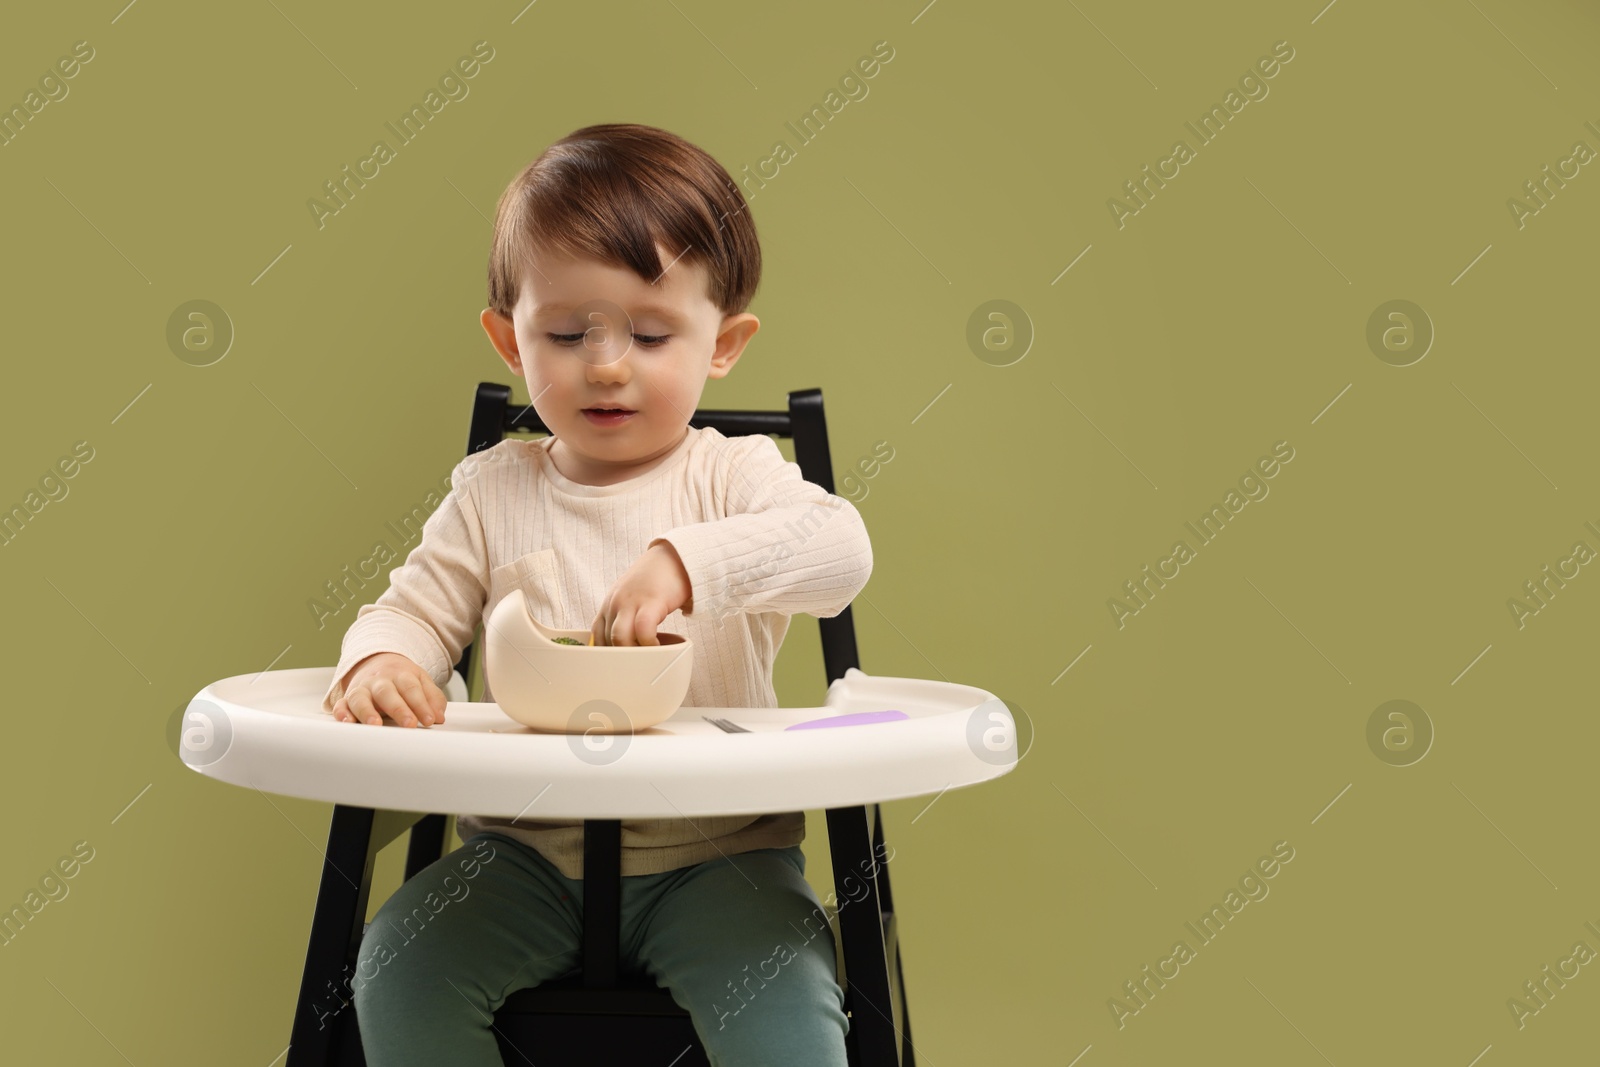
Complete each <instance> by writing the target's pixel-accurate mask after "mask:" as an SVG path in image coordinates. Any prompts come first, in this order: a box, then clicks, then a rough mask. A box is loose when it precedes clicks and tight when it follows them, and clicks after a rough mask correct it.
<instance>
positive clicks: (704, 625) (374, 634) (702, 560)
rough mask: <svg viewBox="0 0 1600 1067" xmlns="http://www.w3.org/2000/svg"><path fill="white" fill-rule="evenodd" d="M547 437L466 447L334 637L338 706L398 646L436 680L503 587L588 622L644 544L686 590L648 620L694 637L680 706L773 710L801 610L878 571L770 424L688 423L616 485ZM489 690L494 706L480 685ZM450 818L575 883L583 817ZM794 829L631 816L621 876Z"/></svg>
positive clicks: (773, 843) (858, 528)
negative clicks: (468, 451) (676, 570)
mask: <svg viewBox="0 0 1600 1067" xmlns="http://www.w3.org/2000/svg"><path fill="white" fill-rule="evenodd" d="M553 440H554V438H553V437H542V438H537V439H529V438H510V439H507V440H505V441H502V442H501V443H500V444H498V445H495V446H494V447H492V448H488V449H485V450H484V451H482V452H479V453H477V454H475V455H473V456H470V457H468V458H467V459H465V460H463V461H462V462H461V463H460V464H458V465H457V466H456V468H455V470H454V471H453V472H452V473H451V477H450V483H451V488H450V492H449V493H447V494H446V495H445V498H444V500H443V501H442V502H441V503H440V505H439V507H438V508H437V509H436V510H435V511H434V512H433V513H432V514H431V515H430V516H429V517H428V520H427V522H426V523H424V525H423V529H422V539H421V541H420V542H419V543H418V544H417V546H416V547H415V548H413V549H412V550H411V552H410V554H409V555H407V557H406V559H405V562H404V563H403V564H402V565H401V566H399V567H396V568H395V569H394V570H393V571H392V572H390V575H389V588H388V589H386V590H385V591H384V592H383V594H382V595H380V596H379V597H378V599H377V601H376V602H375V603H372V604H366V605H363V606H362V607H361V608H360V610H359V611H357V613H356V617H355V619H354V620H353V621H352V622H351V624H350V628H349V629H348V630H347V631H346V632H345V635H344V643H343V647H342V650H341V654H340V657H339V664H338V666H337V667H336V668H335V670H334V681H333V684H332V685H331V686H330V687H329V689H328V693H327V695H326V696H325V697H324V699H323V703H322V706H323V710H324V711H325V712H327V713H328V714H330V715H331V714H332V712H333V705H334V702H335V701H337V700H338V699H339V698H340V697H341V696H342V695H343V694H344V684H345V682H346V681H347V675H348V674H349V672H350V670H351V669H352V668H353V667H355V665H356V664H357V663H359V662H360V661H361V660H362V659H364V658H366V657H367V656H370V655H372V654H373V653H375V652H398V653H400V654H401V655H404V656H407V657H409V658H410V659H411V660H412V661H413V662H415V663H417V664H418V665H420V666H421V667H422V668H423V669H424V670H426V671H427V672H428V673H429V674H430V675H431V676H432V678H433V680H434V682H435V683H437V684H438V685H440V686H441V687H442V686H443V685H444V684H445V682H446V681H447V680H448V679H449V677H450V673H451V671H452V670H453V669H454V666H455V663H456V660H457V659H459V658H460V656H461V650H462V649H463V648H464V647H465V646H466V644H467V642H469V641H470V640H472V636H473V631H474V628H475V627H476V626H477V625H478V623H479V622H480V621H483V620H486V619H487V618H488V616H489V613H490V612H492V611H493V610H494V606H495V605H496V604H497V603H498V602H499V600H500V598H501V597H503V596H505V595H506V593H507V592H508V591H509V590H511V589H513V588H520V589H522V590H523V592H524V594H525V595H526V596H527V597H528V603H529V607H530V609H531V610H532V611H533V613H534V616H535V617H536V618H538V619H539V620H540V621H541V622H544V623H547V624H548V625H551V626H554V627H557V628H560V629H588V628H589V626H590V625H591V624H592V623H593V621H594V617H595V616H596V614H598V612H599V609H600V604H601V601H602V600H603V599H604V597H605V595H606V593H607V591H609V589H610V587H611V585H612V584H613V583H614V582H615V581H616V580H617V579H618V578H619V577H620V576H621V575H622V573H623V571H625V570H627V569H628V567H629V566H631V565H632V564H633V562H634V561H635V560H637V559H638V558H639V556H640V555H642V554H643V553H644V551H645V550H646V549H647V548H649V547H650V545H651V544H653V543H655V542H658V541H666V542H668V543H670V544H671V545H672V547H673V549H674V550H676V551H677V553H678V556H679V558H680V559H682V561H683V565H684V569H685V570H686V571H687V573H688V575H689V582H690V587H691V599H690V608H691V610H690V612H689V613H687V614H685V613H684V612H682V611H675V612H673V613H672V614H671V615H669V616H667V618H666V619H665V620H663V622H662V623H661V625H660V627H659V628H658V629H659V630H660V631H662V632H667V633H675V634H683V635H686V636H687V637H688V638H689V639H690V640H691V641H693V642H694V645H695V656H694V667H693V670H692V675H691V679H690V683H689V690H688V693H687V694H686V695H685V697H684V701H683V702H684V705H685V706H687V707H725V708H738V707H753V708H767V707H777V706H778V701H777V695H776V693H775V692H774V691H773V687H772V664H773V661H774V660H775V659H776V658H777V654H778V649H779V647H780V646H781V645H782V643H783V638H784V634H785V633H786V632H787V631H788V627H789V617H790V616H791V615H795V614H798V613H802V612H804V613H806V614H809V615H815V616H818V617H820V618H831V617H832V616H835V615H837V614H839V613H840V612H841V611H843V610H844V609H845V608H846V607H847V606H848V605H849V604H850V602H851V600H853V599H854V598H855V596H856V594H857V593H858V592H859V591H860V590H861V588H862V587H863V586H864V585H866V582H867V578H868V577H869V576H870V574H871V573H872V545H871V542H870V540H869V539H868V536H867V530H866V525H865V524H864V523H863V522H862V519H861V515H860V513H859V512H858V511H857V510H856V508H855V507H854V505H852V504H851V503H850V502H849V501H847V500H845V499H844V498H843V497H839V496H835V495H833V494H830V493H827V492H825V491H824V490H823V489H822V487H821V486H818V485H816V484H814V483H812V482H808V481H806V480H804V479H803V478H802V477H801V474H800V468H799V466H798V465H796V464H794V463H790V462H788V461H787V460H785V459H784V458H783V454H782V453H781V452H779V451H778V446H777V444H776V443H775V442H774V441H773V439H772V438H771V437H769V436H766V435H764V434H757V435H750V436H744V435H740V436H735V437H725V436H723V435H722V434H721V433H719V432H718V431H716V430H713V429H710V428H703V429H702V428H696V427H692V426H691V427H689V428H688V432H687V433H686V435H685V437H684V439H683V441H682V443H681V444H679V445H678V447H677V448H676V449H675V450H674V451H673V452H672V453H671V454H670V455H669V456H668V457H667V458H666V459H665V460H663V461H662V462H661V463H660V464H659V465H657V466H656V467H653V468H651V469H649V470H647V471H646V472H645V473H644V474H642V475H639V476H637V477H634V478H632V479H629V480H627V481H623V482H618V483H616V484H613V485H584V484H581V483H578V482H574V481H572V480H571V479H569V478H567V477H566V476H565V475H563V474H562V473H561V472H560V471H558V470H557V469H556V467H555V465H554V464H553V463H552V462H551V460H550V456H549V447H550V444H551V442H552V441H553ZM483 699H484V700H493V699H494V697H493V694H492V691H491V690H490V689H489V687H488V684H487V680H486V682H485V691H484V696H483ZM531 814H534V813H529V814H525V815H523V816H521V817H519V818H517V819H516V820H515V822H514V823H513V821H512V819H510V818H501V817H494V816H477V815H471V814H459V815H457V818H456V826H457V832H458V833H459V834H460V836H461V838H462V840H466V839H467V838H469V837H471V836H472V835H473V834H474V833H477V832H479V831H481V830H493V831H494V832H496V833H500V834H505V835H506V836H508V837H511V838H514V839H516V840H518V841H522V842H524V843H526V844H528V845H530V846H532V847H533V848H534V849H536V850H537V851H538V852H539V853H540V854H541V855H543V856H544V857H545V858H547V859H548V860H549V861H550V862H551V863H552V864H554V865H555V867H556V868H557V869H558V870H560V871H561V873H562V874H564V875H566V876H567V877H568V878H581V877H583V824H582V821H581V820H577V819H548V820H541V819H536V818H532V817H531ZM804 838H805V813H804V812H798V811H795V812H783V813H769V814H762V815H729V816H715V817H704V818H694V819H625V820H623V822H622V873H623V874H624V875H634V874H658V873H661V872H663V871H670V870H675V869H677V868H679V867H686V866H690V865H692V864H696V863H701V862H703V861H705V860H709V859H713V858H715V857H717V856H719V855H733V854H735V853H738V852H745V851H749V850H751V849H757V848H783V847H788V846H790V845H796V844H799V843H800V842H801V841H802V840H803V839H804Z"/></svg>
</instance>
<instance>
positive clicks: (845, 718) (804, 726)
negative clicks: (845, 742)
mask: <svg viewBox="0 0 1600 1067" xmlns="http://www.w3.org/2000/svg"><path fill="white" fill-rule="evenodd" d="M908 718H910V716H909V715H907V714H906V713H905V712H903V711H858V712H855V713H853V714H850V715H829V716H828V717H827V718H825V719H807V720H806V721H805V722H797V723H793V724H791V725H789V726H785V727H784V729H785V730H822V729H826V728H827V727H829V726H864V725H865V724H867V723H869V722H894V721H895V720H896V719H908Z"/></svg>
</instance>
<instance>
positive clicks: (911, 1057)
mask: <svg viewBox="0 0 1600 1067" xmlns="http://www.w3.org/2000/svg"><path fill="white" fill-rule="evenodd" d="M872 853H873V855H875V856H882V855H883V854H884V844H883V805H881V804H874V805H872ZM878 896H879V898H880V899H881V901H882V904H883V910H884V913H885V914H891V913H893V912H894V893H893V891H892V890H891V889H890V885H889V865H888V863H884V864H883V865H882V866H881V867H879V868H878ZM904 952H905V949H904V948H903V947H902V946H901V945H900V939H899V937H898V936H896V938H895V949H894V973H895V982H894V987H895V989H896V990H898V991H899V994H900V996H899V1000H900V1067H916V1051H915V1050H914V1049H913V1048H912V1047H911V1004H910V1001H909V999H908V998H907V996H906V969H905V956H904Z"/></svg>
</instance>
